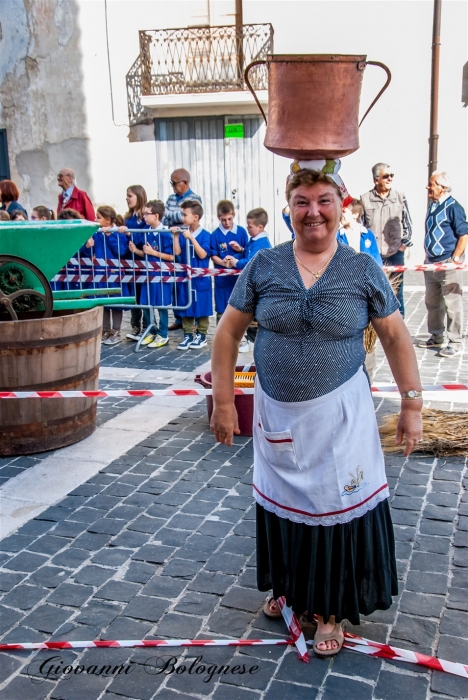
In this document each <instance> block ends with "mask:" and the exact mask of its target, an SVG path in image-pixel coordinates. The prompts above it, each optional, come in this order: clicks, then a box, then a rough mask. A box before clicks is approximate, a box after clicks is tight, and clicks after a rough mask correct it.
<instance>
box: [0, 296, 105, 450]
mask: <svg viewBox="0 0 468 700" xmlns="http://www.w3.org/2000/svg"><path fill="white" fill-rule="evenodd" d="M101 331H102V308H95V309H89V310H87V311H84V312H80V313H74V314H67V315H58V316H54V317H52V318H43V319H29V320H25V321H11V322H10V321H6V322H2V323H1V324H0V390H1V391H11V390H14V389H16V390H17V391H50V390H52V389H58V390H65V389H68V390H72V389H77V390H81V391H83V390H94V389H97V388H98V374H99V356H100V349H101ZM96 410H97V399H7V400H3V401H0V426H1V428H0V455H22V454H32V453H35V452H45V451H47V450H54V449H56V448H58V447H64V446H65V445H70V444H72V443H74V442H78V441H79V440H82V439H83V438H85V437H86V436H87V435H90V434H91V433H92V432H93V430H94V429H95V427H96Z"/></svg>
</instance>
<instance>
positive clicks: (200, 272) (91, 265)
mask: <svg viewBox="0 0 468 700" xmlns="http://www.w3.org/2000/svg"><path fill="white" fill-rule="evenodd" d="M70 263H71V265H72V266H75V267H76V268H77V270H81V273H82V275H84V276H85V277H86V279H84V280H81V281H85V282H90V281H92V279H93V277H96V279H97V276H99V275H101V276H102V277H103V279H99V280H98V281H104V279H107V277H105V276H104V275H103V270H102V268H105V269H108V268H114V269H115V268H118V269H123V270H127V274H126V275H125V276H124V277H123V278H122V281H123V282H131V281H133V280H134V276H133V274H128V270H133V271H134V272H136V271H139V272H140V275H139V277H137V278H136V281H137V282H144V281H145V280H146V278H147V275H145V274H144V271H145V270H146V271H150V272H151V271H161V272H172V273H173V272H184V273H189V276H190V277H193V278H194V277H219V276H222V277H224V276H226V275H238V274H240V273H241V270H237V269H236V268H223V269H220V268H212V267H211V268H210V267H208V268H204V267H190V265H186V264H184V263H170V262H159V263H157V262H151V261H149V260H126V259H125V258H123V259H121V260H119V259H117V258H109V259H106V258H93V259H92V258H80V259H79V260H78V259H77V258H72V259H71V260H70ZM79 266H81V267H79ZM384 269H385V271H386V272H425V271H426V272H440V271H442V270H466V269H468V265H467V264H466V263H426V264H422V265H389V266H385V268H384ZM96 272H97V273H98V274H97V275H96V274H95V273H96ZM142 273H143V274H142ZM115 274H116V273H115ZM59 275H61V276H64V273H59ZM59 275H57V276H56V277H57V279H55V278H54V280H55V281H56V282H58V281H75V282H79V281H80V277H81V276H82V275H80V274H75V275H73V277H77V279H73V280H68V279H67V280H61V279H58V277H59ZM89 277H91V279H88V278H89ZM118 279H119V275H118V274H116V279H115V280H114V279H112V280H110V281H117V280H118ZM186 279H187V277H186V276H184V277H178V278H174V277H173V276H159V277H157V278H154V279H153V278H152V281H170V280H175V281H179V282H183V281H185V280H186Z"/></svg>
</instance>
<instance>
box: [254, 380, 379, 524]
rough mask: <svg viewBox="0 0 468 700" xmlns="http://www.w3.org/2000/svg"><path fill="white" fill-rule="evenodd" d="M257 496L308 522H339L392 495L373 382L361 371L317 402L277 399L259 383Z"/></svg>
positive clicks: (292, 517) (267, 504) (264, 503)
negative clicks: (377, 417)
mask: <svg viewBox="0 0 468 700" xmlns="http://www.w3.org/2000/svg"><path fill="white" fill-rule="evenodd" d="M253 433H254V435H253V437H254V479H253V487H254V497H255V499H256V501H257V502H258V503H259V504H260V505H262V506H263V507H264V508H265V509H266V510H269V511H271V512H274V513H276V514H277V515H279V516H280V517H282V518H288V519H289V520H292V521H294V522H300V523H306V524H308V525H336V524H339V523H346V522H349V521H350V520H352V519H354V518H357V517H360V516H362V515H364V513H366V512H367V511H369V510H372V509H373V508H375V506H376V505H377V504H378V503H380V501H383V500H384V499H386V498H388V496H389V491H388V485H387V478H386V475H385V465H384V459H383V454H382V449H381V446H380V437H379V432H378V428H377V421H376V419H375V411H374V404H373V402H372V396H371V393H370V391H369V384H368V381H367V378H366V376H365V374H364V372H363V370H362V369H360V370H359V371H358V372H357V373H356V374H355V375H354V376H353V377H351V379H349V380H348V381H347V382H345V384H343V385H342V386H340V387H338V388H337V389H335V390H334V391H332V392H330V393H328V394H326V395H325V396H320V397H319V398H317V399H312V400H310V401H300V402H283V401H276V400H274V399H271V398H270V397H269V396H267V395H266V394H265V392H264V391H263V390H262V388H261V386H260V382H259V380H258V375H257V378H256V382H255V409H254V431H253Z"/></svg>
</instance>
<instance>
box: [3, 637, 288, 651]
mask: <svg viewBox="0 0 468 700" xmlns="http://www.w3.org/2000/svg"><path fill="white" fill-rule="evenodd" d="M293 644H294V641H293V640H292V639H120V640H111V639H103V640H96V641H87V642H37V643H36V642H24V643H22V644H0V651H21V650H23V651H34V650H38V649H93V648H98V649H106V648H113V649H114V648H117V649H119V648H127V647H130V648H135V647H237V646H239V647H258V646H292V645H293Z"/></svg>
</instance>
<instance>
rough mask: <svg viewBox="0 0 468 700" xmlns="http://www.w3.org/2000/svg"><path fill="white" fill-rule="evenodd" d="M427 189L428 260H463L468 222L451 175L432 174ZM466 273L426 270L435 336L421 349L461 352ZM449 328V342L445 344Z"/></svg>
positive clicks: (449, 354) (451, 353)
mask: <svg viewBox="0 0 468 700" xmlns="http://www.w3.org/2000/svg"><path fill="white" fill-rule="evenodd" d="M426 189H427V191H428V194H429V199H431V200H432V202H431V204H430V206H429V209H428V210H427V215H426V237H425V239H424V248H425V250H426V262H428V263H451V262H454V263H458V262H462V258H463V254H464V251H465V248H466V245H467V243H468V223H467V221H466V216H465V211H464V209H463V207H462V206H461V204H459V203H458V202H457V201H456V200H455V199H454V198H453V197H452V196H451V194H450V192H451V191H452V186H451V182H450V178H449V176H448V175H447V173H445V172H434V173H432V175H431V177H430V179H429V184H428V186H427V188H426ZM462 274H463V273H462V271H461V270H441V271H440V272H430V271H425V272H424V281H425V283H426V298H425V302H426V308H427V326H428V330H429V333H430V334H431V337H430V338H429V339H428V340H423V341H421V342H419V343H418V345H419V347H420V348H438V347H440V348H443V349H441V350H440V351H439V353H438V354H439V355H440V356H441V357H455V355H458V354H459V353H460V351H461V346H462V327H463V307H462V291H463V286H462V285H463V281H462ZM445 317H447V324H446V323H445ZM446 327H447V339H448V345H447V346H446V347H443V345H444V331H445V329H446Z"/></svg>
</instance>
